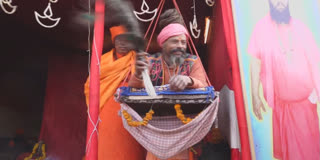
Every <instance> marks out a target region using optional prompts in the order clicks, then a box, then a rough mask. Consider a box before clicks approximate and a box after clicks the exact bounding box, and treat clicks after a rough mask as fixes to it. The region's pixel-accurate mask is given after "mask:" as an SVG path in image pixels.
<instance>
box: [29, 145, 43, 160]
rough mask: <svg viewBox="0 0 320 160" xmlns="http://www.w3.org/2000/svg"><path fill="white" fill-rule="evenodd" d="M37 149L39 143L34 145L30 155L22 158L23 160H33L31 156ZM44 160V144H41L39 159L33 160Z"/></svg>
mask: <svg viewBox="0 0 320 160" xmlns="http://www.w3.org/2000/svg"><path fill="white" fill-rule="evenodd" d="M38 147H39V143H36V144H35V145H34V147H33V149H32V153H31V154H30V155H29V156H28V157H26V158H24V160H31V159H33V156H34V155H35V154H36V152H37V149H38ZM45 158H46V150H45V144H42V145H41V157H37V158H35V159H34V160H44V159H45Z"/></svg>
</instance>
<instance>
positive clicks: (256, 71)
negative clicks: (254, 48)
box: [251, 58, 261, 98]
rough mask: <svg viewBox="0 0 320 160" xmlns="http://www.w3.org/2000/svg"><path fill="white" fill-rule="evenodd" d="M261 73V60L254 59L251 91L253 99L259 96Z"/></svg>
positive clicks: (252, 62)
mask: <svg viewBox="0 0 320 160" xmlns="http://www.w3.org/2000/svg"><path fill="white" fill-rule="evenodd" d="M260 71H261V62H260V60H259V59H257V58H253V59H252V61H251V91H252V96H253V98H254V97H258V96H259V83H260Z"/></svg>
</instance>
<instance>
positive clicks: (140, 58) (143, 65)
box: [135, 52, 149, 79]
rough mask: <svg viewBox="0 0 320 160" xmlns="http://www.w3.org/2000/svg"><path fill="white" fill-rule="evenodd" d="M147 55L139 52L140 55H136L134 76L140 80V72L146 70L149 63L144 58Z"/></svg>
mask: <svg viewBox="0 0 320 160" xmlns="http://www.w3.org/2000/svg"><path fill="white" fill-rule="evenodd" d="M147 55H148V53H146V52H140V53H136V57H137V58H136V63H135V67H136V72H135V76H136V77H137V78H140V79H141V78H142V71H143V70H145V69H148V67H149V63H148V61H147V59H146V56H147Z"/></svg>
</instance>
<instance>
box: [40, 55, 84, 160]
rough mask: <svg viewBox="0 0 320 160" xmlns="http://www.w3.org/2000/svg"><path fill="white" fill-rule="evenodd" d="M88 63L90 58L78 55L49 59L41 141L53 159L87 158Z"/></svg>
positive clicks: (76, 159) (72, 159) (71, 159)
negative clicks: (86, 99) (85, 90)
mask: <svg viewBox="0 0 320 160" xmlns="http://www.w3.org/2000/svg"><path fill="white" fill-rule="evenodd" d="M55 55H57V54H56V53H55ZM87 63H88V60H87V57H85V56H79V55H78V54H70V53H66V54H65V55H61V56H49V62H48V80H47V88H46V95H45V104H44V113H43V120H42V127H41V133H40V138H39V139H40V140H43V141H44V142H45V144H46V152H47V155H48V156H49V157H52V158H53V159H58V160H81V159H82V157H83V156H84V152H85V143H84V142H85V139H86V122H87V113H86V109H87V107H86V104H85V101H84V98H85V97H84V94H83V84H84V83H85V81H86V77H87V71H88V67H87Z"/></svg>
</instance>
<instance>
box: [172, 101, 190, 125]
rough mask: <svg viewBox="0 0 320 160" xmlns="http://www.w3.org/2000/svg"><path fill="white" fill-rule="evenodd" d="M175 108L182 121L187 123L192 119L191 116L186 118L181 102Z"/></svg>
mask: <svg viewBox="0 0 320 160" xmlns="http://www.w3.org/2000/svg"><path fill="white" fill-rule="evenodd" d="M174 109H175V110H176V115H177V117H178V118H179V119H180V120H181V122H182V123H184V124H187V123H189V122H191V121H192V119H191V118H189V117H188V118H186V117H185V116H184V114H183V112H182V110H181V105H180V104H175V105H174Z"/></svg>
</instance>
